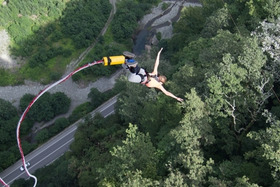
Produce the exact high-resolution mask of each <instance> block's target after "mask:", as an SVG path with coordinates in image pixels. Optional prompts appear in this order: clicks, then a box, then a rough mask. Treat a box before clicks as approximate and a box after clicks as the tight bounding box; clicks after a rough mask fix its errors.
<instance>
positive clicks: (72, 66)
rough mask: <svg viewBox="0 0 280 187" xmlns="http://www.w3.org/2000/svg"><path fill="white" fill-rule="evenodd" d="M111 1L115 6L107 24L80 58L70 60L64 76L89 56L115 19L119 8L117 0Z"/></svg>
mask: <svg viewBox="0 0 280 187" xmlns="http://www.w3.org/2000/svg"><path fill="white" fill-rule="evenodd" d="M110 3H111V4H112V6H113V8H112V10H111V13H110V16H109V18H108V20H107V22H106V24H105V26H104V27H103V29H102V30H101V32H100V33H99V35H98V36H97V38H96V39H95V41H94V42H93V43H92V44H91V45H90V46H89V47H88V48H87V49H86V50H85V51H84V52H83V53H82V54H81V55H80V56H79V57H78V59H75V60H72V61H71V62H70V64H69V65H67V67H66V71H65V74H64V76H66V75H68V74H69V73H70V72H72V71H73V70H74V69H76V68H77V66H78V65H79V63H80V62H81V61H82V60H84V58H85V57H86V56H87V54H88V53H89V52H90V51H91V50H92V48H94V47H95V45H96V43H97V41H98V39H99V37H100V36H103V35H104V34H105V33H106V31H107V29H108V26H109V25H110V23H111V21H112V20H113V18H114V15H115V13H116V11H117V8H116V0H110Z"/></svg>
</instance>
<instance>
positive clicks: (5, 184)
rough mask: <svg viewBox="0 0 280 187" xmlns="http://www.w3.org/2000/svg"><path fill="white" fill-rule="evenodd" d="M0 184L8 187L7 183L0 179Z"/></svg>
mask: <svg viewBox="0 0 280 187" xmlns="http://www.w3.org/2000/svg"><path fill="white" fill-rule="evenodd" d="M0 182H1V183H2V184H3V185H4V186H5V187H9V185H8V184H7V183H5V181H4V180H3V179H2V178H1V177H0Z"/></svg>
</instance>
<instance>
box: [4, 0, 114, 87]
mask: <svg viewBox="0 0 280 187" xmlns="http://www.w3.org/2000/svg"><path fill="white" fill-rule="evenodd" d="M110 10H111V4H110V3H109V1H103V0H94V1H86V0H72V1H60V0H40V1H34V0H27V1H24V2H22V1H20V0H15V1H7V4H6V5H2V6H0V20H1V21H0V29H6V30H7V31H8V33H9V35H10V37H11V40H12V46H11V47H12V48H11V51H12V54H13V55H16V56H18V57H21V58H22V57H24V60H26V61H27V62H28V63H26V65H24V66H23V67H21V68H20V70H18V71H19V72H18V73H17V74H10V76H8V78H9V79H8V80H9V82H7V83H6V84H16V83H19V81H20V80H21V79H22V78H31V79H33V80H40V81H41V82H43V83H48V82H50V81H51V80H57V79H58V78H59V77H60V76H61V75H62V73H64V70H65V66H66V65H67V64H68V63H69V62H70V61H71V59H73V58H77V53H76V51H79V50H80V49H84V48H87V47H88V46H89V45H91V43H93V42H94V40H95V38H96V37H97V36H98V34H99V33H100V31H101V29H102V28H103V27H104V24H105V23H106V21H107V19H108V16H109V14H110ZM0 73H1V75H2V74H3V75H6V74H7V72H6V71H3V70H1V71H0ZM1 77H2V76H1ZM5 77H6V76H5ZM10 77H11V78H10ZM20 78H21V79H20ZM2 82H3V85H5V82H4V81H0V83H2Z"/></svg>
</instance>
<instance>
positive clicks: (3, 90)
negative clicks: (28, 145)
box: [0, 70, 122, 108]
mask: <svg viewBox="0 0 280 187" xmlns="http://www.w3.org/2000/svg"><path fill="white" fill-rule="evenodd" d="M121 73H122V70H119V71H117V72H116V73H115V74H114V75H112V76H111V77H109V78H107V77H103V78H101V79H99V80H97V81H96V82H93V83H90V84H89V85H86V86H80V85H78V84H77V83H75V82H73V81H72V79H68V80H67V81H65V82H63V83H61V84H59V85H58V86H56V87H54V88H52V89H51V90H50V91H49V92H50V93H55V92H64V93H65V94H66V95H67V96H68V97H69V98H71V106H73V107H74V106H77V105H79V104H82V103H84V102H86V101H88V94H89V92H90V90H91V88H97V89H98V90H99V91H100V92H104V91H106V90H109V89H111V88H113V87H114V84H115V79H116V77H118V76H120V74H121ZM45 87H46V86H44V85H42V84H39V83H36V82H31V81H25V84H24V85H20V86H5V87H0V98H2V99H5V100H7V101H10V102H11V103H12V104H13V105H14V106H15V107H19V101H20V98H21V97H22V96H23V95H24V94H27V93H29V94H33V95H37V94H38V93H39V92H40V91H41V90H42V89H44V88H45ZM71 106H70V108H73V107H71Z"/></svg>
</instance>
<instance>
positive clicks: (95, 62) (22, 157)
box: [0, 60, 103, 187]
mask: <svg viewBox="0 0 280 187" xmlns="http://www.w3.org/2000/svg"><path fill="white" fill-rule="evenodd" d="M101 63H103V60H99V61H94V62H91V63H88V64H86V65H84V66H82V67H80V68H77V69H76V70H74V71H72V72H71V73H69V74H68V75H67V76H66V77H64V78H62V79H60V80H58V81H56V82H55V83H53V84H51V85H48V86H47V87H46V88H44V89H43V90H42V91H40V92H39V93H38V95H37V96H35V97H34V99H33V100H32V101H31V102H30V103H29V105H28V106H27V108H26V109H25V111H24V112H23V114H22V115H21V117H20V119H19V122H18V124H17V130H16V134H17V144H18V148H19V151H20V155H21V160H22V164H23V167H24V170H25V172H26V173H27V175H28V176H29V177H32V178H33V179H34V180H35V181H34V185H33V187H35V186H36V185H37V178H36V176H34V175H32V174H30V172H29V170H28V168H27V167H26V160H25V156H24V153H23V150H22V145H21V141H20V126H21V123H22V122H23V120H24V118H25V117H26V114H27V113H28V111H29V110H30V108H31V107H32V105H33V104H34V103H35V102H36V101H37V100H38V99H39V98H40V97H41V96H42V95H43V94H44V93H45V92H47V91H48V90H50V89H52V88H53V87H55V86H57V85H58V84H61V83H62V82H64V81H66V80H67V79H69V78H70V77H72V76H73V75H74V74H76V73H78V72H79V71H81V70H83V69H86V68H88V67H91V66H94V65H96V64H101ZM0 180H1V183H2V184H4V185H5V187H8V186H9V185H8V184H6V183H5V182H4V181H3V180H2V179H1V178H0Z"/></svg>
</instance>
